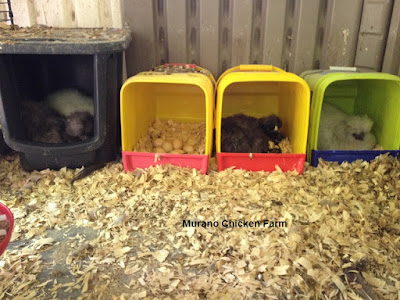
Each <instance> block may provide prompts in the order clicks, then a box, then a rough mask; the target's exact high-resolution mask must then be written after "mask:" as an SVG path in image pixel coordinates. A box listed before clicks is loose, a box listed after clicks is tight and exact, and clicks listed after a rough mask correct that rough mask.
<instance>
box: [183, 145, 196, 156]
mask: <svg viewBox="0 0 400 300" xmlns="http://www.w3.org/2000/svg"><path fill="white" fill-rule="evenodd" d="M183 151H185V152H186V153H188V154H191V153H193V152H194V147H193V146H192V145H185V146H183Z"/></svg>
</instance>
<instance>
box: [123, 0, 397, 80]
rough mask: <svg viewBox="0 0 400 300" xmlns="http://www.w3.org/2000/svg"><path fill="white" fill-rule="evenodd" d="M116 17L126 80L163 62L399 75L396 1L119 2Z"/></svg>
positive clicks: (219, 69)
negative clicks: (128, 37) (126, 42)
mask: <svg viewBox="0 0 400 300" xmlns="http://www.w3.org/2000/svg"><path fill="white" fill-rule="evenodd" d="M124 13H125V21H126V22H127V23H128V24H129V25H130V26H131V28H132V29H133V38H134V40H133V43H134V44H133V45H132V47H131V48H130V49H129V51H128V53H127V60H128V72H129V74H130V75H132V74H134V73H136V72H138V71H141V70H147V69H149V68H151V67H152V66H154V65H157V64H161V63H163V62H193V63H197V64H199V65H201V66H203V67H205V68H207V69H209V70H211V71H212V72H213V73H214V75H219V74H220V73H221V72H223V71H224V70H225V69H227V68H229V67H232V66H235V65H238V64H246V63H262V64H273V65H275V66H279V67H281V68H284V69H286V70H288V71H291V72H294V73H297V74H299V73H301V72H302V71H304V70H309V69H313V68H326V67H329V66H330V65H339V66H357V67H362V68H368V69H372V70H377V71H384V72H390V73H393V74H399V73H400V69H399V63H400V51H399V47H400V32H399V30H400V0H364V1H363V0H351V1H349V0H240V1H238V0H236V1H234V0H219V1H217V0H152V1H146V0H126V1H125V11H124Z"/></svg>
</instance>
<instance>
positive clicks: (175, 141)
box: [172, 139, 183, 150]
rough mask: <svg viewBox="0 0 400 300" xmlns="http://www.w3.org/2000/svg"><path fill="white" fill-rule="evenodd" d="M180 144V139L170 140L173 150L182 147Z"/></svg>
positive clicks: (181, 143)
mask: <svg viewBox="0 0 400 300" xmlns="http://www.w3.org/2000/svg"><path fill="white" fill-rule="evenodd" d="M182 146H183V142H182V140H181V139H174V140H173V141H172V147H173V148H174V150H178V149H182Z"/></svg>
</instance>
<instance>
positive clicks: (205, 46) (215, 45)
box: [199, 0, 220, 76]
mask: <svg viewBox="0 0 400 300" xmlns="http://www.w3.org/2000/svg"><path fill="white" fill-rule="evenodd" d="M219 6H220V4H219V1H215V0H201V1H199V9H200V62H199V65H201V66H202V67H204V68H206V69H207V70H209V71H211V72H212V73H213V74H214V76H217V75H218V70H219V69H218V66H219V61H218V52H219V43H220V37H219Z"/></svg>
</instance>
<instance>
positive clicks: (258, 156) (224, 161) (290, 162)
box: [217, 152, 306, 174]
mask: <svg viewBox="0 0 400 300" xmlns="http://www.w3.org/2000/svg"><path fill="white" fill-rule="evenodd" d="M217 159H218V170H220V171H222V170H225V169H227V168H231V167H234V169H244V170H248V171H265V172H273V171H275V170H276V167H275V166H279V168H281V170H282V171H283V172H287V171H294V170H296V171H297V172H298V173H299V174H302V173H303V169H304V162H305V160H306V154H277V153H253V154H251V155H250V153H224V152H221V153H217Z"/></svg>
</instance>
